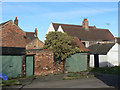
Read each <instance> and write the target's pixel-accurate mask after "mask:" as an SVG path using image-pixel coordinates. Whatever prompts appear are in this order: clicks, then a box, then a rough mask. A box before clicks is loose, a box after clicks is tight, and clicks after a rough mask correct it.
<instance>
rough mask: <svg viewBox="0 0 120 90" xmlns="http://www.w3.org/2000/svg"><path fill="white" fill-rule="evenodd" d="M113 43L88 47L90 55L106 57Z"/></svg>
mask: <svg viewBox="0 0 120 90" xmlns="http://www.w3.org/2000/svg"><path fill="white" fill-rule="evenodd" d="M114 44H115V43H106V44H94V45H91V46H89V47H88V49H89V50H90V53H91V54H100V55H106V54H107V53H108V52H109V50H110V49H111V48H112V47H113V46H114Z"/></svg>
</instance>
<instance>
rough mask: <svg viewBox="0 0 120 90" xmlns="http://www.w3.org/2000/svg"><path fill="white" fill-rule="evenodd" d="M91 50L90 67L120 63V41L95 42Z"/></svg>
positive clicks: (110, 65)
mask: <svg viewBox="0 0 120 90" xmlns="http://www.w3.org/2000/svg"><path fill="white" fill-rule="evenodd" d="M88 48H89V50H90V62H89V64H90V65H89V66H90V67H112V66H118V65H120V56H119V55H120V43H118V42H117V43H109V44H95V45H92V46H90V47H88Z"/></svg>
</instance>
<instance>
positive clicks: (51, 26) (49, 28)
mask: <svg viewBox="0 0 120 90" xmlns="http://www.w3.org/2000/svg"><path fill="white" fill-rule="evenodd" d="M51 31H55V29H54V27H53V24H52V23H51V24H50V25H49V27H48V30H47V33H46V34H48V33H49V32H51Z"/></svg>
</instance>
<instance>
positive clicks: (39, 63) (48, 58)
mask: <svg viewBox="0 0 120 90" xmlns="http://www.w3.org/2000/svg"><path fill="white" fill-rule="evenodd" d="M27 53H28V54H33V53H34V54H35V55H34V75H46V74H50V73H60V72H62V71H63V62H62V61H58V60H57V61H56V60H54V53H53V50H48V49H32V50H28V51H27Z"/></svg>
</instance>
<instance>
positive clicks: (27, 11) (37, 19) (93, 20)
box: [0, 2, 118, 42]
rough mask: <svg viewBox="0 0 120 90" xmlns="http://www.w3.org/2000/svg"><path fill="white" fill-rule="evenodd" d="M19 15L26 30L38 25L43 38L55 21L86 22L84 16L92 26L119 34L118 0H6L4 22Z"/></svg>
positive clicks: (20, 23)
mask: <svg viewBox="0 0 120 90" xmlns="http://www.w3.org/2000/svg"><path fill="white" fill-rule="evenodd" d="M15 17H17V18H18V20H19V22H18V25H19V27H20V28H21V29H22V30H23V31H26V32H34V30H35V28H37V29H38V37H39V39H40V40H41V41H43V42H44V40H45V34H46V32H47V29H48V27H49V24H50V23H51V22H54V23H63V24H74V25H82V21H83V19H84V18H87V19H88V21H89V26H94V25H95V26H96V27H97V28H102V29H109V30H110V31H111V33H112V34H113V35H114V36H115V37H117V36H118V2H3V3H2V22H5V21H8V20H13V21H14V19H15ZM2 22H0V23H2Z"/></svg>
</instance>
